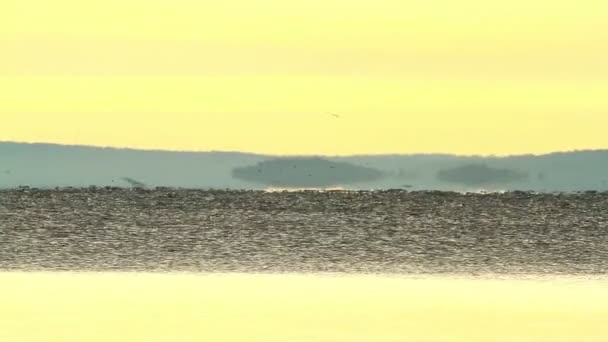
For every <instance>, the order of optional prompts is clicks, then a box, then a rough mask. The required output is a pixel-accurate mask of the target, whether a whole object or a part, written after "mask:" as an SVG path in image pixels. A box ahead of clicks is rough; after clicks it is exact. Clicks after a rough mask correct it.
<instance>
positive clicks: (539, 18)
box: [0, 0, 608, 154]
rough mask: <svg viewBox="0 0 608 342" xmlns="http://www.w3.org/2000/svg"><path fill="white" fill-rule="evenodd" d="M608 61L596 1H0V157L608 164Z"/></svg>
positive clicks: (605, 25) (606, 30)
mask: <svg viewBox="0 0 608 342" xmlns="http://www.w3.org/2000/svg"><path fill="white" fill-rule="evenodd" d="M606 56H608V2H606V1H604V0H577V1H571V0H562V1H555V0H538V1H530V0H526V1H524V0H514V1H487V0H486V1H481V0H458V1H457V0H436V1H415V2H414V1H404V0H395V1H386V0H373V1H372V0H360V1H356V2H353V1H338V0H308V1H300V2H295V1H279V0H232V1H200V0H198V1H195V0H171V1H170V0H146V1H143V0H131V1H119V0H106V1H86V2H83V1H71V0H56V1H41V0H39V1H28V0H3V1H2V3H1V4H0V140H16V141H44V142H58V143H70V144H92V145H103V146H130V147H139V148H161V149H177V150H184V149H185V150H242V151H251V152H261V153H272V154H355V153H412V152H450V153H458V154H512V153H543V152H549V151H555V150H571V149H586V148H607V147H608V138H606V136H608V135H607V134H606V132H605V131H606V130H605V127H608V62H607V61H606V60H607V57H606ZM332 113H334V114H338V115H339V117H335V116H333V115H331V114H332Z"/></svg>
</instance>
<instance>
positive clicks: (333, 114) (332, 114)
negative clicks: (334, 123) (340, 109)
mask: <svg viewBox="0 0 608 342" xmlns="http://www.w3.org/2000/svg"><path fill="white" fill-rule="evenodd" d="M328 114H329V115H331V116H333V117H334V118H339V117H340V115H338V114H336V113H328Z"/></svg>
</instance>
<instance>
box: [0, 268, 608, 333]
mask: <svg viewBox="0 0 608 342" xmlns="http://www.w3.org/2000/svg"><path fill="white" fill-rule="evenodd" d="M0 303H1V304H0V341H1V342H55V341H56V342H72V341H74V342H76V341H78V342H82V341H87V342H94V341H103V342H108V341H130V342H131V341H133V342H135V341H141V342H144V341H145V342H155V341H163V342H164V341H172V342H173V341H197V342H199V341H235V342H236V341H238V342H241V341H251V342H258V341H260V342H261V341H263V342H272V341H276V342H287V341H307V342H321V341H324V342H325V341H326V342H330V341H331V342H335V341H348V342H356V341H365V342H371V341H373V342H377V341H428V342H430V341H437V342H440V341H441V342H443V341H446V342H448V341H449V342H460V341H462V342H465V341H466V342H476V341H480V342H481V341H483V342H487V341H495V342H503V341H504V342H507V341H508V342H532V341H535V342H536V341H551V342H560V341H564V342H572V341H588V342H591V341H597V342H604V341H607V340H608V329H606V328H605V323H606V322H607V321H608V278H603V277H596V278H591V277H582V276H581V277H568V276H538V277H533V276H527V277H526V278H517V277H515V276H504V275H503V276H483V277H458V276H449V275H441V276H439V275H435V276H431V275H428V276H427V275H417V276H395V275H386V276H382V275H332V274H324V275H323V274H318V275H312V274H310V275H306V274H238V273H236V274H187V273H182V274H180V273H175V274H162V273H127V272H125V273H86V272H85V273H69V272H66V273H64V272H48V273H46V272H5V273H0Z"/></svg>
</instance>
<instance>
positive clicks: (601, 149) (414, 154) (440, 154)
mask: <svg viewBox="0 0 608 342" xmlns="http://www.w3.org/2000/svg"><path fill="white" fill-rule="evenodd" d="M0 144H16V145H51V146H57V147H80V148H95V149H109V150H127V151H138V152H167V153H227V154H246V155H253V156H263V157H328V158H349V157H383V156H384V157H386V156H451V157H469V158H474V157H477V158H512V157H525V156H533V157H542V156H548V155H555V154H567V153H580V152H608V147H606V148H596V149H591V148H589V149H573V150H556V151H552V152H546V153H513V154H457V153H447V152H415V153H399V152H393V153H374V154H370V153H361V154H356V153H355V154H320V153H310V154H270V153H260V152H251V151H238V150H173V149H159V148H141V147H129V146H111V145H86V144H62V143H55V142H40V141H14V140H0Z"/></svg>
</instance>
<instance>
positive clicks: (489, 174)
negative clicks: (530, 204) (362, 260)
mask: <svg viewBox="0 0 608 342" xmlns="http://www.w3.org/2000/svg"><path fill="white" fill-rule="evenodd" d="M292 161H293V157H289V158H278V157H277V156H267V155H258V154H249V153H239V152H169V151H147V150H146V151H144V150H134V149H116V148H100V147H88V146H64V145H53V144H25V143H13V142H0V188H9V187H17V186H21V185H23V186H32V187H57V186H90V185H95V186H121V187H133V186H135V187H140V186H147V187H154V186H169V187H184V188H230V189H264V188H267V187H268V186H271V185H272V186H277V185H279V184H285V186H294V187H302V186H309V185H311V186H325V184H330V183H331V185H333V183H339V184H336V185H342V186H344V187H345V188H350V189H388V188H407V189H413V190H478V189H490V190H491V189H496V190H536V191H579V190H608V150H600V151H575V152H559V153H552V154H547V155H539V156H536V155H520V156H510V157H479V156H455V155H446V154H427V155H423V154H418V155H374V156H365V155H360V156H348V157H330V156H327V157H321V156H318V157H317V158H299V163H304V164H306V163H309V164H307V166H305V165H304V164H301V166H300V167H302V169H301V170H302V172H295V173H287V174H282V175H281V173H280V170H281V168H283V172H286V170H287V168H286V166H287V165H288V164H289V163H290V162H292ZM310 163H312V164H310ZM260 165H261V166H263V167H264V174H265V175H264V176H263V177H262V178H248V177H249V176H245V174H248V173H249V171H252V170H257V169H255V167H256V166H257V167H259V166H260ZM314 165H316V166H314ZM313 166H314V167H313ZM338 166H340V169H339V170H340V172H334V168H338ZM292 167H293V165H292ZM305 169H307V170H308V173H310V174H311V176H310V177H311V178H313V179H315V182H316V183H314V185H313V184H312V183H310V184H309V183H306V182H307V181H306V180H303V179H302V178H303V177H309V176H308V173H306V176H304V173H303V172H304V171H303V170H305ZM353 170H360V171H361V170H367V171H366V172H370V175H372V174H373V175H374V176H373V177H369V178H365V177H364V178H365V179H363V178H360V179H357V182H354V179H355V178H357V177H359V176H357V177H354V176H353V175H354V174H355V173H352V172H351V171H353ZM371 170H374V171H371ZM245 171H247V172H245ZM243 172H245V174H242V173H243ZM255 172H257V171H255ZM290 172H291V171H290ZM353 172H354V171H353ZM357 172H359V171H357ZM517 175H519V176H517ZM524 175H525V176H524ZM353 177H354V178H353Z"/></svg>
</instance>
